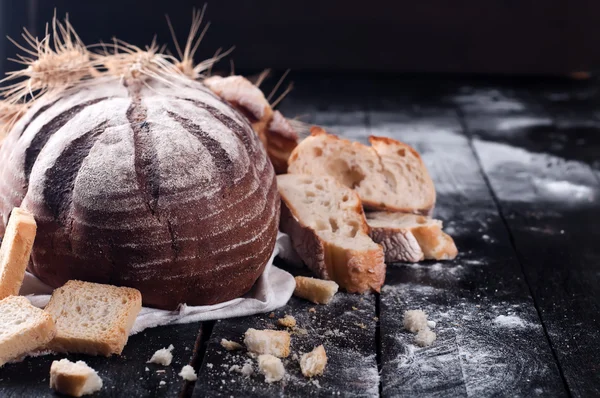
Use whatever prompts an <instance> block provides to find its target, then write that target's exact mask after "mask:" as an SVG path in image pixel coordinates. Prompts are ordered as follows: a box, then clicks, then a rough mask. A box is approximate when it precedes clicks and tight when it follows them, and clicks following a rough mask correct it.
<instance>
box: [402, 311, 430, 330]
mask: <svg viewBox="0 0 600 398" xmlns="http://www.w3.org/2000/svg"><path fill="white" fill-rule="evenodd" d="M403 324H404V329H406V330H408V331H409V332H412V333H417V332H418V331H419V330H422V329H425V328H426V327H427V314H426V313H425V312H424V311H422V310H408V311H404V321H403Z"/></svg>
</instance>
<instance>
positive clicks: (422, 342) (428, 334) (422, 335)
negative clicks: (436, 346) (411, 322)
mask: <svg viewBox="0 0 600 398" xmlns="http://www.w3.org/2000/svg"><path fill="white" fill-rule="evenodd" d="M436 337H437V336H436V334H435V333H434V332H432V331H431V329H429V327H425V328H424V329H421V330H419V333H417V335H416V336H415V343H416V344H417V345H418V346H420V347H428V346H430V345H432V344H433V342H434V341H435V339H436Z"/></svg>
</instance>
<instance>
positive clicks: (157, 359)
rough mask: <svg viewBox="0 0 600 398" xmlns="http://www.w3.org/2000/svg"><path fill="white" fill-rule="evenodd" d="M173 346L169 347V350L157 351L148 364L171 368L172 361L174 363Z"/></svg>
mask: <svg viewBox="0 0 600 398" xmlns="http://www.w3.org/2000/svg"><path fill="white" fill-rule="evenodd" d="M174 348H175V347H173V344H171V345H169V347H167V348H161V349H160V350H156V352H155V353H154V354H153V355H152V358H150V360H149V361H148V362H146V363H156V364H158V365H162V366H169V365H170V364H171V361H173V352H172V351H173V349H174Z"/></svg>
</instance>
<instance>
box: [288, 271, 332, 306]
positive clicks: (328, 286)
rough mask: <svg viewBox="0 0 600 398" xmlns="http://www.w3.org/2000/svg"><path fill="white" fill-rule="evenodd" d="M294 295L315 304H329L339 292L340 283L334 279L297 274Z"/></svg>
mask: <svg viewBox="0 0 600 398" xmlns="http://www.w3.org/2000/svg"><path fill="white" fill-rule="evenodd" d="M295 279H296V289H294V296H298V297H301V298H303V299H306V300H308V301H311V302H313V303H315V304H328V303H329V302H330V301H331V299H332V298H333V296H334V295H335V294H336V293H337V291H338V289H339V285H338V284H337V283H335V282H334V281H326V280H323V279H316V278H309V277H307V276H297V277H296V278H295Z"/></svg>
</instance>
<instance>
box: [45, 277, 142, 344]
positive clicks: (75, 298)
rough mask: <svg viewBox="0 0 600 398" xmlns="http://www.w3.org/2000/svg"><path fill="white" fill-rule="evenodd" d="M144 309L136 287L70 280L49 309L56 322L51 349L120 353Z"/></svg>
mask: <svg viewBox="0 0 600 398" xmlns="http://www.w3.org/2000/svg"><path fill="white" fill-rule="evenodd" d="M141 308H142V295H141V294H140V292H139V291H138V290H136V289H131V288H128V287H116V286H110V285H101V284H97V283H90V282H81V281H75V280H73V281H69V282H67V283H66V284H65V285H64V286H63V287H59V288H58V289H56V290H55V291H54V293H52V297H51V298H50V302H49V303H48V306H47V307H46V311H47V312H48V313H50V314H51V315H52V317H53V318H54V321H55V322H56V337H55V338H54V339H53V340H52V341H51V342H50V343H49V344H48V349H50V350H52V351H57V352H73V353H75V352H79V353H84V354H90V355H105V356H110V355H111V354H120V353H121V352H122V351H123V347H125V344H127V339H128V337H129V331H130V330H131V327H132V326H133V323H134V321H135V318H136V317H137V315H138V313H139V312H140V310H141Z"/></svg>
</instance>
